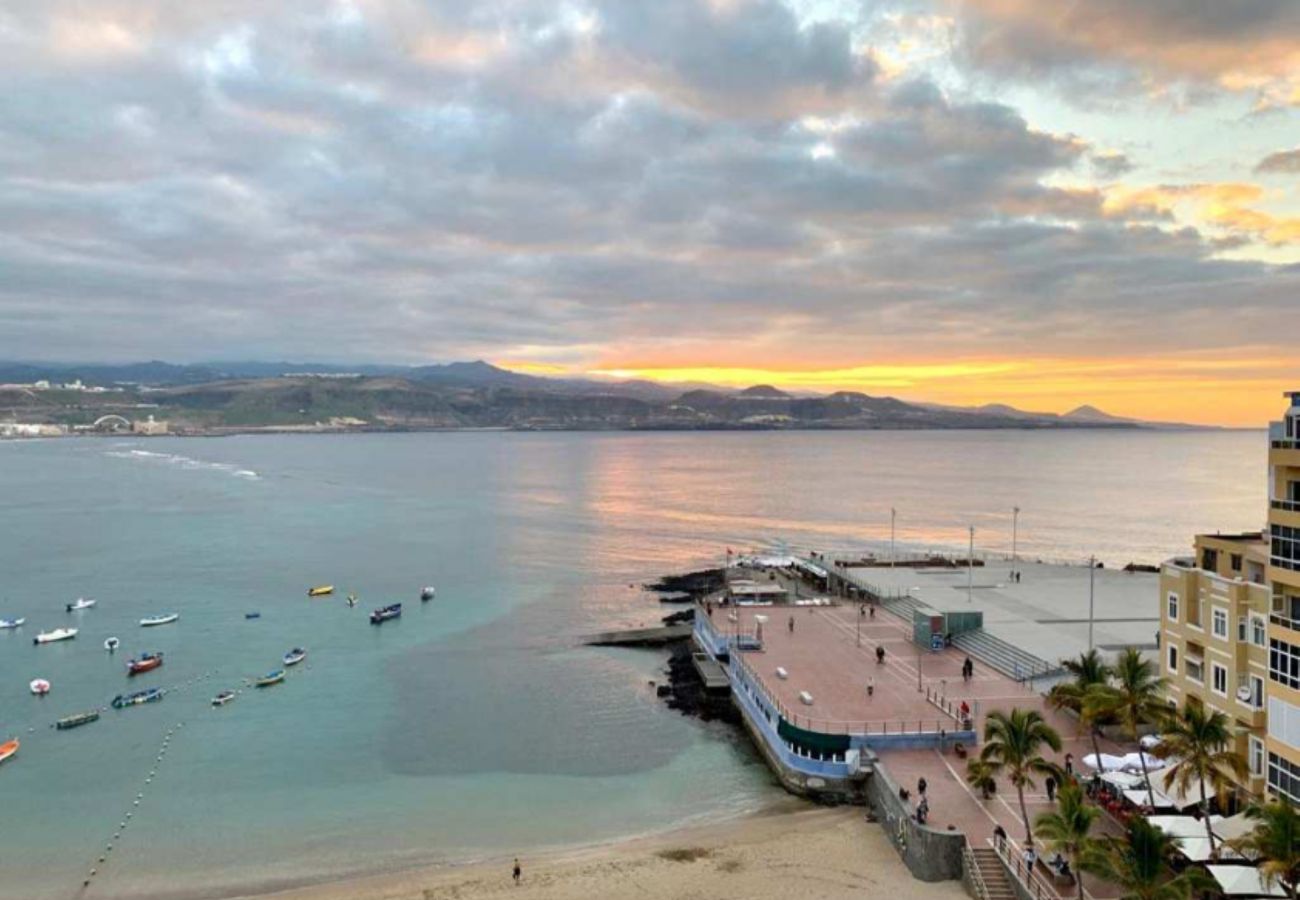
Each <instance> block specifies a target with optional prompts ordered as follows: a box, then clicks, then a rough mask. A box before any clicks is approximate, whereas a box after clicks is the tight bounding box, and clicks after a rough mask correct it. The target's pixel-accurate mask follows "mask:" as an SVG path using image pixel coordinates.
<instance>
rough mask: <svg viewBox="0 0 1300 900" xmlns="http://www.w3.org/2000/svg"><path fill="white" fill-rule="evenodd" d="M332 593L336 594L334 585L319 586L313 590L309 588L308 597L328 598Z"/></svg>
mask: <svg viewBox="0 0 1300 900" xmlns="http://www.w3.org/2000/svg"><path fill="white" fill-rule="evenodd" d="M332 593H334V585H332V584H318V585H316V586H315V587H313V588H307V596H308V597H328V596H329V595H330V594H332Z"/></svg>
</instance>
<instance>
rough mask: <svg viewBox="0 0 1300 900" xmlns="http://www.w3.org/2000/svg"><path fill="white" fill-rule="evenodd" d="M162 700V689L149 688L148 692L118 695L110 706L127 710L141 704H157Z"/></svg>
mask: <svg viewBox="0 0 1300 900" xmlns="http://www.w3.org/2000/svg"><path fill="white" fill-rule="evenodd" d="M162 698H163V690H162V688H149V690H147V691H136V692H135V693H133V694H118V695H117V696H116V697H114V698H113V702H112V703H111V704H109V705H110V706H112V707H113V709H126V708H127V707H128V706H139V705H140V704H141V703H157V702H158V701H159V700H161V699H162Z"/></svg>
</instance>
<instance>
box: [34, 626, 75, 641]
mask: <svg viewBox="0 0 1300 900" xmlns="http://www.w3.org/2000/svg"><path fill="white" fill-rule="evenodd" d="M76 636H77V629H75V628H56V629H54V630H53V631H42V632H41V633H40V634H38V635H36V637H34V638H32V643H33V644H53V643H54V642H55V641H70V640H72V639H73V638H74V637H76Z"/></svg>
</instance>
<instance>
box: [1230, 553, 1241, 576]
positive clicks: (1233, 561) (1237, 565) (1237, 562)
mask: <svg viewBox="0 0 1300 900" xmlns="http://www.w3.org/2000/svg"><path fill="white" fill-rule="evenodd" d="M1228 560H1229V564H1230V565H1231V566H1232V571H1234V572H1240V571H1241V554H1240V553H1234V554H1232V555H1231V556H1229V557H1228Z"/></svg>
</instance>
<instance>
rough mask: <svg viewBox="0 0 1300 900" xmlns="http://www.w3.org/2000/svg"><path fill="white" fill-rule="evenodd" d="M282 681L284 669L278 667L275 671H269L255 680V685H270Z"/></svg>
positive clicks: (262, 686) (261, 686)
mask: <svg viewBox="0 0 1300 900" xmlns="http://www.w3.org/2000/svg"><path fill="white" fill-rule="evenodd" d="M281 681H284V669H276V670H275V671H274V672H268V673H267V674H266V675H263V676H262V677H261V678H259V679H257V680H256V681H254V682H253V687H260V688H264V687H270V686H271V685H273V684H279V683H280V682H281Z"/></svg>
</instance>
